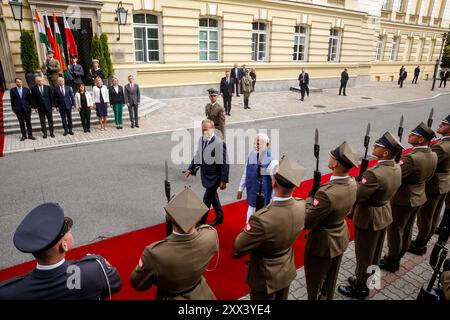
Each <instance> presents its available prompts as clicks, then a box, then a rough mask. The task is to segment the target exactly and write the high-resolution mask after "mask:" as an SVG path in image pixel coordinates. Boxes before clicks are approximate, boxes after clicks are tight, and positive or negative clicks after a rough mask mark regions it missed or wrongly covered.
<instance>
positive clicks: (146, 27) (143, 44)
mask: <svg viewBox="0 0 450 320" xmlns="http://www.w3.org/2000/svg"><path fill="white" fill-rule="evenodd" d="M133 27H134V57H135V61H136V62H155V61H156V62H157V61H159V56H160V53H159V24H158V16H155V15H153V14H144V13H138V14H134V15H133Z"/></svg>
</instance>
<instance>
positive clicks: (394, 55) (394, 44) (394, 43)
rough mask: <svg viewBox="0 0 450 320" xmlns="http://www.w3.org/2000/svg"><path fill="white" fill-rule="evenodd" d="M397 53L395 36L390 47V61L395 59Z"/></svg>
mask: <svg viewBox="0 0 450 320" xmlns="http://www.w3.org/2000/svg"><path fill="white" fill-rule="evenodd" d="M397 53H398V37H397V36H395V37H394V38H393V39H392V49H391V56H390V58H389V60H390V61H395V60H397Z"/></svg>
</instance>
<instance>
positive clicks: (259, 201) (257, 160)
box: [256, 138, 264, 211]
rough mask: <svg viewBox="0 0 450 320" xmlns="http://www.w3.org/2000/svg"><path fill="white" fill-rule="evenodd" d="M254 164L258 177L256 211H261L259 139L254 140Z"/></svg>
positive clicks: (262, 195)
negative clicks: (255, 163) (255, 149)
mask: <svg viewBox="0 0 450 320" xmlns="http://www.w3.org/2000/svg"><path fill="white" fill-rule="evenodd" d="M256 148H257V149H258V150H257V151H256V162H257V170H258V172H257V174H258V175H257V177H258V193H257V194H256V211H258V210H260V209H262V208H263V207H264V193H263V191H262V185H263V183H262V174H261V167H262V165H261V161H260V152H261V147H260V145H259V138H256Z"/></svg>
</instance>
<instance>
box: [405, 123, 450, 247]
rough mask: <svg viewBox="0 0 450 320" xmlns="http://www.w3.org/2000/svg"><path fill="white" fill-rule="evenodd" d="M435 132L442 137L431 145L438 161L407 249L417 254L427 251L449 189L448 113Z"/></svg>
mask: <svg viewBox="0 0 450 320" xmlns="http://www.w3.org/2000/svg"><path fill="white" fill-rule="evenodd" d="M437 133H439V134H441V135H442V138H441V139H440V140H439V141H438V142H437V143H435V144H434V145H432V146H431V151H433V152H435V153H436V154H437V157H438V163H437V167H436V171H435V172H434V175H433V178H431V180H430V181H428V182H427V183H426V186H425V192H426V195H427V202H425V204H424V205H423V206H422V207H421V208H420V211H419V212H418V213H417V227H418V229H419V233H418V234H417V237H416V240H414V241H413V243H411V246H410V248H409V250H408V251H409V252H411V253H414V254H417V255H424V254H425V253H426V252H427V244H428V242H429V241H430V239H431V237H432V236H433V234H434V232H435V230H436V227H437V225H438V220H439V216H440V215H441V211H442V207H443V206H444V202H445V197H446V195H447V193H448V192H449V191H450V115H448V116H447V118H445V119H443V120H442V121H441V124H440V125H439V128H438V129H437Z"/></svg>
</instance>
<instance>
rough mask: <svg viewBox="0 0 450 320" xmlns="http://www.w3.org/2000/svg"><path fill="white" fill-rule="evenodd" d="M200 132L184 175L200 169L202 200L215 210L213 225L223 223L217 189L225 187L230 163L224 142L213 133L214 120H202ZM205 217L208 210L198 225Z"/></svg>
mask: <svg viewBox="0 0 450 320" xmlns="http://www.w3.org/2000/svg"><path fill="white" fill-rule="evenodd" d="M202 132H203V137H202V138H200V140H199V143H198V148H197V152H196V154H195V156H194V158H193V159H192V161H191V165H190V166H189V168H188V170H186V171H184V175H185V177H186V178H188V177H189V176H190V175H191V174H192V175H196V173H197V170H198V169H199V168H200V169H201V178H202V185H203V187H204V188H206V191H205V194H204V196H203V202H204V203H205V204H206V206H207V207H208V208H211V204H212V206H213V208H214V211H215V212H216V219H215V220H214V221H213V222H212V224H211V225H212V226H214V225H216V224H221V223H223V210H222V206H221V205H220V201H219V195H218V194H217V189H218V188H220V190H225V189H226V187H227V183H228V175H229V170H230V165H229V164H228V158H227V147H226V144H225V142H224V141H223V140H222V139H221V138H220V137H219V136H218V135H215V134H214V122H213V121H211V120H209V119H205V120H203V121H202ZM207 218H208V212H207V213H206V214H205V215H204V216H203V217H202V219H201V220H200V222H199V225H202V224H205V222H206V220H207Z"/></svg>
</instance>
